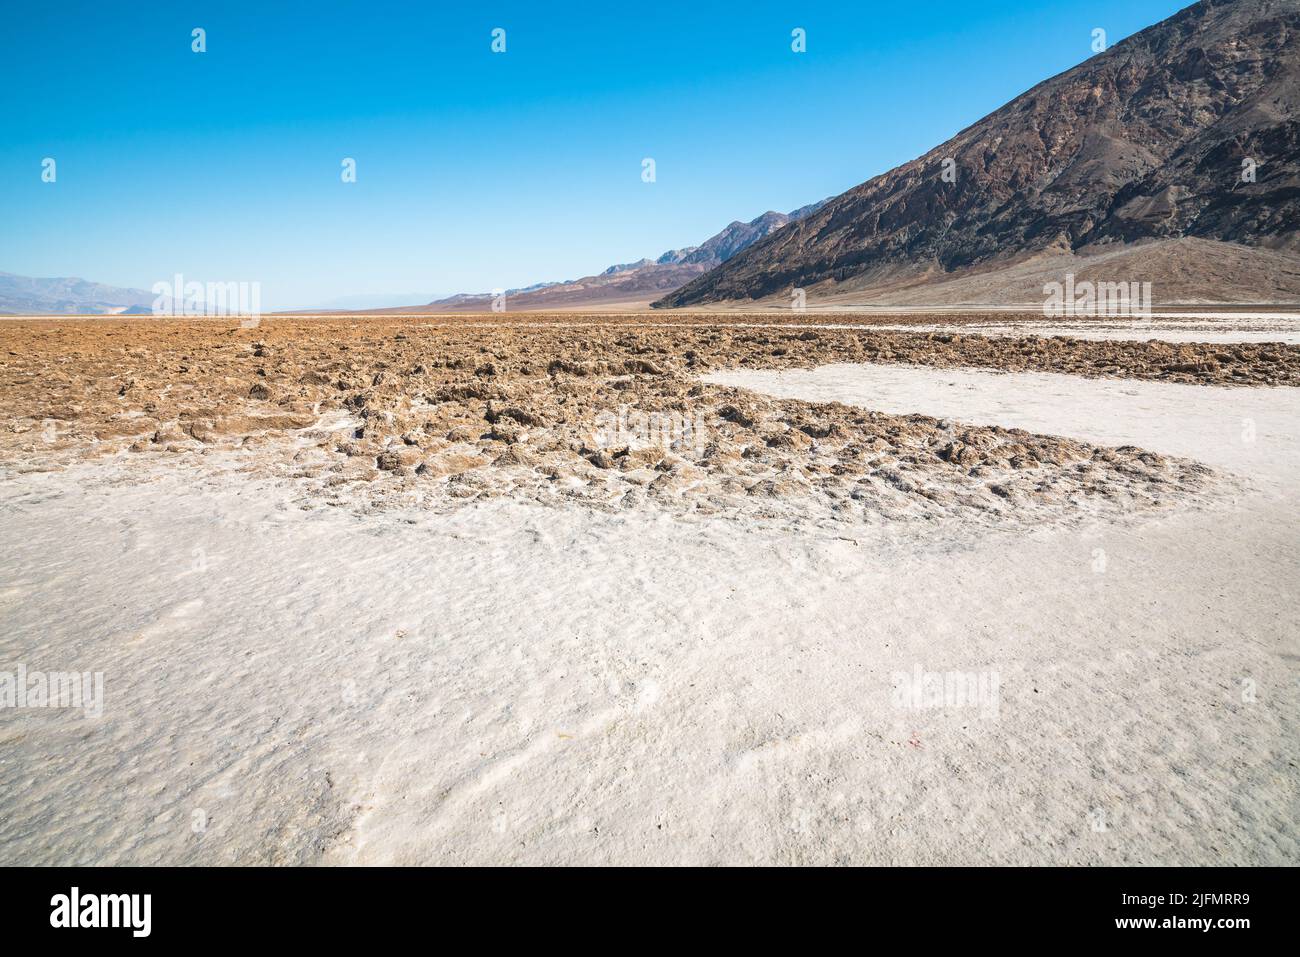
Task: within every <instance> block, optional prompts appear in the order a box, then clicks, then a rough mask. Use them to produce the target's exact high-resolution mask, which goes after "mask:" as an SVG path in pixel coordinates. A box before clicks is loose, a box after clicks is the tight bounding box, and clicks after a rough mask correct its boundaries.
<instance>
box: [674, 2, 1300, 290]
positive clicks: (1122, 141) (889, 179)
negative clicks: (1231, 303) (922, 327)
mask: <svg viewBox="0 0 1300 957" xmlns="http://www.w3.org/2000/svg"><path fill="white" fill-rule="evenodd" d="M1298 66H1300V0H1202V2H1200V3H1197V4H1195V5H1193V6H1191V7H1188V8H1186V9H1184V10H1182V11H1181V12H1179V13H1177V14H1175V15H1174V16H1172V17H1170V18H1169V19H1167V20H1165V21H1163V22H1161V23H1158V24H1156V25H1154V26H1152V27H1149V28H1147V29H1145V30H1143V31H1141V32H1140V33H1137V34H1134V35H1133V36H1131V37H1128V38H1127V39H1125V40H1123V41H1122V42H1120V43H1117V44H1116V45H1115V46H1114V47H1112V48H1111V49H1109V50H1107V51H1105V52H1104V53H1101V54H1099V55H1097V56H1094V57H1092V58H1091V59H1089V60H1087V61H1086V62H1084V63H1082V64H1080V65H1079V66H1077V67H1075V68H1073V69H1071V70H1068V71H1066V72H1065V73H1062V74H1060V75H1059V76H1056V77H1053V78H1052V79H1050V80H1047V81H1045V82H1043V83H1040V84H1039V85H1038V86H1036V87H1034V88H1033V89H1031V90H1029V91H1028V92H1027V93H1025V94H1023V95H1021V96H1018V97H1016V98H1015V99H1014V100H1012V101H1011V102H1010V103H1008V104H1007V105H1005V106H1003V107H1002V108H1001V109H999V110H997V111H995V112H994V113H991V114H990V115H989V116H986V117H985V118H984V119H982V120H980V121H979V122H978V123H976V124H974V125H973V126H971V127H968V128H967V129H965V130H963V131H961V132H960V133H958V134H957V135H956V136H954V137H953V138H952V139H950V140H948V141H947V142H946V143H944V144H943V145H941V146H939V147H936V148H935V149H933V150H931V151H930V152H929V153H926V154H925V155H924V156H922V157H920V158H919V159H916V160H913V161H912V162H910V163H906V164H904V165H902V166H899V167H897V168H895V169H892V170H890V171H889V172H887V173H884V174H883V175H880V176H877V177H875V178H874V179H871V180H868V181H867V182H865V183H863V184H862V185H860V186H857V187H855V188H853V189H851V190H849V191H848V192H846V193H843V194H842V195H840V196H836V197H834V198H833V199H831V200H829V201H828V202H826V203H824V204H822V205H821V207H820V208H819V209H818V210H817V211H815V212H814V213H813V214H811V215H809V216H807V217H805V218H803V219H802V220H801V221H800V222H799V223H798V224H797V225H795V226H792V227H791V228H789V229H784V230H781V231H779V232H777V233H775V234H774V235H769V236H767V237H766V238H765V239H762V240H760V241H758V242H755V243H753V244H752V245H750V246H749V247H748V248H746V249H744V250H743V251H741V252H739V253H737V254H736V255H734V256H733V257H731V258H730V259H728V260H727V261H726V262H724V263H722V264H721V265H719V266H718V267H717V268H715V269H713V270H711V271H710V272H708V273H706V274H704V275H701V276H699V277H696V278H695V279H693V280H692V281H691V282H689V283H687V284H686V285H685V286H683V287H682V288H680V289H678V290H676V291H674V292H672V293H669V294H667V295H665V296H663V297H661V298H660V299H659V300H658V301H657V302H656V303H655V305H656V306H661V307H692V306H700V305H705V304H710V303H715V304H725V303H731V304H733V305H737V306H739V305H743V304H744V303H752V302H753V301H755V300H763V299H768V300H775V301H778V302H779V301H782V300H785V301H789V297H790V296H791V292H792V290H793V289H795V288H801V289H804V290H805V294H806V297H807V302H808V304H809V305H813V304H815V303H821V302H829V303H834V302H836V301H839V302H851V301H856V302H859V303H870V302H881V303H894V304H901V303H908V302H917V303H934V302H958V303H959V302H985V301H991V302H999V301H1002V302H1005V301H1007V300H1008V299H1010V300H1012V301H1015V300H1017V299H1021V298H1023V297H1025V296H1031V297H1037V298H1039V299H1040V300H1041V295H1042V293H1041V287H1039V288H1038V291H1035V287H1034V283H1038V282H1041V281H1042V280H1041V276H1042V274H1043V273H1047V274H1053V273H1055V274H1056V278H1058V279H1059V278H1060V273H1061V272H1063V271H1067V270H1075V271H1079V270H1092V271H1093V272H1096V271H1097V270H1099V269H1100V270H1101V272H1102V274H1103V277H1104V278H1108V279H1111V280H1113V281H1125V280H1142V281H1150V282H1152V283H1153V286H1154V290H1155V291H1154V297H1155V298H1156V299H1157V300H1161V301H1176V300H1179V299H1184V300H1185V299H1189V298H1203V297H1204V296H1208V297H1209V298H1217V299H1221V300H1232V299H1241V298H1247V299H1250V298H1254V299H1255V300H1256V301H1259V300H1260V299H1263V298H1265V297H1272V298H1274V299H1277V298H1281V299H1289V300H1293V301H1294V300H1296V299H1300V268H1297V267H1298V266H1300V230H1298V227H1300V112H1298V111H1300V69H1298ZM945 171H948V176H947V177H945V176H944V173H945ZM1120 252H1125V253H1126V254H1127V255H1124V256H1117V255H1116V254H1117V253H1120ZM1103 256H1104V257H1105V258H1098V257H1103ZM1229 264H1230V267H1231V268H1229ZM1130 272H1131V273H1132V274H1129V273H1130ZM1211 278H1213V280H1214V281H1211ZM1003 280H1005V281H1003ZM1189 283H1190V284H1192V285H1193V286H1195V287H1196V289H1198V290H1199V291H1200V292H1199V293H1189V292H1188V284H1189ZM1202 294H1203V295H1202Z"/></svg>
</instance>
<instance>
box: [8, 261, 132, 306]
mask: <svg viewBox="0 0 1300 957" xmlns="http://www.w3.org/2000/svg"><path fill="white" fill-rule="evenodd" d="M154 298H155V297H154V295H153V294H152V293H149V292H145V291H144V290H143V289H123V288H120V287H118V286H106V285H104V284H103V283H98V282H89V281H87V280H85V279H75V278H57V279H33V278H32V277H30V276H15V275H14V274H13V273H7V272H0V313H3V314H6V315H46V314H56V315H117V314H119V313H127V312H130V313H138V312H149V311H151V309H150V307H151V306H152V305H153V301H154Z"/></svg>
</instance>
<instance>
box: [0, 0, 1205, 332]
mask: <svg viewBox="0 0 1300 957" xmlns="http://www.w3.org/2000/svg"><path fill="white" fill-rule="evenodd" d="M1183 5H1184V4H1183V3H1181V2H1178V0H1173V2H1170V0H1162V2H1155V0H1089V2H1086V3H1085V2H1079V0H1035V2H1025V3H1014V2H1012V3H1002V4H993V3H990V4H984V3H972V2H969V0H964V2H949V0H918V2H912V3H897V2H889V3H883V2H870V0H863V2H854V3H849V2H845V3H839V4H823V3H793V2H784V3H766V2H748V3H735V4H726V5H723V4H716V5H715V4H709V3H701V2H693V3H675V2H667V0H652V2H649V3H609V2H604V3H591V4H578V3H574V4H564V5H560V4H555V5H551V4H544V3H537V2H532V3H518V4H515V3H510V4H495V5H494V4H490V3H474V4H470V3H463V2H461V3H448V4H439V3H431V2H422V3H402V4H399V3H388V2H384V0H365V2H350V0H342V2H335V0H331V2H328V3H324V2H321V3H308V2H302V3H276V2H273V0H267V2H263V3H246V4H241V3H234V2H224V3H186V2H149V0H138V2H108V3H103V2H100V3H66V2H61V3H50V4H44V3H15V4H10V5H8V7H7V8H6V12H5V24H4V30H3V32H2V33H0V62H2V63H3V64H4V73H3V80H2V81H0V116H3V117H4V136H3V138H2V140H0V215H2V217H3V227H2V228H0V271H6V272H14V273H20V274H23V275H37V276H69V275H75V276H82V277H85V278H88V279H93V280H96V281H99V282H106V283H111V284H114V285H122V286H135V287H139V288H144V289H148V288H149V287H150V286H151V285H152V284H153V283H154V282H156V281H158V280H161V279H166V278H169V277H170V276H171V275H172V274H173V273H177V272H181V273H184V274H185V276H186V278H187V279H195V280H199V281H232V280H249V281H251V280H256V281H260V282H261V283H262V301H263V306H264V308H272V309H274V308H291V307H296V306H307V305H317V304H320V303H322V302H326V301H329V300H331V299H333V298H335V297H339V296H345V295H349V294H358V293H366V294H370V293H404V292H408V291H409V292H427V293H440V294H441V293H452V292H460V291H479V290H487V289H490V288H493V287H496V286H501V287H512V286H521V285H526V284H529V283H532V282H537V281H540V280H548V279H566V278H573V277H576V276H580V275H583V274H587V273H591V272H593V271H596V270H599V269H602V268H604V267H605V266H607V265H609V264H611V263H614V262H625V261H628V260H633V259H637V258H640V257H642V256H655V255H658V254H659V253H660V252H662V251H663V250H665V249H669V248H672V247H676V246H684V245H690V244H693V243H697V242H700V241H701V240H703V239H705V238H707V237H708V236H710V235H711V234H713V233H714V232H716V231H717V230H718V229H720V228H721V227H722V226H724V225H726V224H727V223H728V222H730V221H731V220H733V219H750V218H753V217H754V216H757V215H758V214H759V213H762V212H763V211H765V210H768V209H777V210H789V209H792V208H794V207H796V206H800V205H803V204H805V203H809V202H812V201H814V200H818V199H821V198H823V197H826V196H829V195H833V194H835V193H839V192H842V191H843V190H845V189H847V188H849V187H851V186H854V185H856V184H857V183H860V182H862V181H863V180H866V179H869V178H870V177H871V176H874V175H876V174H878V173H881V172H883V171H885V170H887V169H889V168H890V167H893V166H895V165H897V164H899V163H901V162H905V161H907V160H909V159H911V158H913V157H914V156H916V155H918V154H920V153H922V152H924V151H925V150H927V149H929V148H930V147H932V146H935V145H937V144H938V143H940V142H942V141H943V140H945V139H947V138H948V137H949V136H951V135H952V134H953V133H955V132H957V131H958V130H960V129H961V128H963V127H965V126H967V125H969V124H970V123H972V122H974V121H975V120H977V119H979V118H980V117H981V116H983V115H984V114H986V113H988V112H989V111H991V110H993V109H995V108H996V107H998V106H999V105H1001V104H1002V103H1004V102H1006V101H1007V100H1009V99H1011V98H1012V97H1014V96H1016V95H1017V94H1019V93H1021V92H1023V91H1024V90H1026V89H1028V88H1029V87H1031V86H1033V85H1034V84H1035V83H1037V82H1038V81H1040V80H1042V79H1045V78H1047V77H1048V76H1051V75H1053V74H1055V73H1059V72H1060V71H1062V70H1064V69H1067V68H1069V67H1070V66H1073V65H1074V64H1076V63H1079V62H1080V61H1082V60H1084V59H1087V58H1088V57H1089V56H1091V55H1092V51H1091V49H1090V43H1091V39H1092V38H1091V31H1092V29H1093V28H1094V27H1102V28H1104V29H1105V30H1106V31H1107V34H1108V39H1109V40H1110V42H1112V43H1114V42H1115V41H1117V40H1119V39H1121V38H1123V37H1125V36H1127V35H1129V34H1131V33H1133V32H1135V31H1137V30H1140V29H1141V28H1143V27H1145V26H1147V25H1149V24H1152V23H1155V22H1156V21H1158V20H1161V19H1163V18H1164V17H1166V16H1168V15H1170V14H1171V13H1173V12H1174V11H1176V10H1177V9H1179V8H1180V7H1181V6H1183ZM550 6H555V7H557V8H558V7H560V6H563V7H564V8H565V9H563V11H560V10H548V9H546V8H547V7H550ZM194 27H203V28H204V29H205V30H206V31H207V52H206V53H203V54H196V53H193V52H191V49H190V46H191V36H190V31H191V30H192V29H193V28H194ZM494 27H503V28H504V29H505V30H506V31H507V33H506V38H507V52H506V53H505V54H493V53H492V52H491V50H490V43H491V36H490V34H491V31H492V29H493V28H494ZM794 27H803V28H805V29H806V30H807V36H808V51H807V52H806V53H804V54H795V53H792V52H791V50H790V31H791V30H792V29H793V28H794ZM47 156H49V157H54V158H55V159H56V161H57V163H58V168H57V169H58V180H57V182H56V183H54V184H46V183H42V182H41V161H42V159H43V158H44V157H47ZM344 157H353V158H355V160H356V162H357V182H356V183H352V184H344V183H342V182H340V176H339V174H340V171H341V166H340V164H341V162H342V160H343V158H344ZM643 157H653V158H654V159H655V161H656V164H657V182H655V183H653V184H647V183H644V182H642V180H641V160H642V158H643Z"/></svg>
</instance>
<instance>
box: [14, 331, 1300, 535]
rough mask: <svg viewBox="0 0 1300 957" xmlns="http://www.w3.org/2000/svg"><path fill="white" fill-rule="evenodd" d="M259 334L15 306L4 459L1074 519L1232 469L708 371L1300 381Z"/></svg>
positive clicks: (751, 507)
mask: <svg viewBox="0 0 1300 957" xmlns="http://www.w3.org/2000/svg"><path fill="white" fill-rule="evenodd" d="M255 334H256V336H257V342H256V344H255V343H254V342H253V340H252V335H253V332H251V331H248V330H242V329H239V328H234V329H232V328H230V327H229V326H227V325H225V324H223V323H220V322H212V321H158V320H145V321H130V322H124V321H113V322H57V323H56V322H30V323H28V322H10V323H3V324H0V348H3V352H4V359H3V361H2V362H0V413H2V414H3V417H4V423H5V428H4V430H3V431H2V432H0V464H4V465H6V466H7V467H9V468H14V469H21V470H30V469H40V468H56V467H61V466H62V465H65V464H68V463H72V462H76V461H80V460H83V459H85V458H86V457H88V456H95V455H119V454H120V455H124V456H126V457H127V459H128V460H132V461H144V460H147V459H148V457H150V456H157V457H160V458H161V459H162V460H163V461H186V460H187V457H193V456H205V455H211V454H213V453H228V454H229V455H231V456H233V457H234V459H235V461H236V462H237V464H238V467H240V468H242V469H244V470H246V471H249V472H251V473H254V474H260V475H267V476H279V477H283V478H288V479H292V480H294V481H296V482H297V483H298V487H299V488H300V489H301V494H302V497H303V500H304V502H305V503H320V502H329V503H333V504H346V505H364V506H375V505H378V506H401V507H420V508H450V507H456V506H458V505H460V504H462V503H464V502H466V501H472V500H475V499H479V498H482V497H491V496H500V495H512V496H517V497H524V498H528V499H531V500H536V501H540V502H545V503H563V502H568V501H578V502H583V503H586V504H588V505H590V506H592V507H597V508H630V507H643V506H658V507H664V508H667V509H670V510H673V511H675V512H679V513H691V514H703V515H718V514H723V515H752V516H760V517H770V518H777V517H780V518H790V519H794V520H798V521H806V520H811V521H818V522H820V521H842V522H852V523H863V522H867V523H871V522H878V521H889V520H899V519H927V520H928V519H935V518H940V517H944V516H950V517H951V516H963V517H966V518H969V519H975V520H977V521H984V520H987V521H989V522H995V523H997V524H1006V523H1008V522H1012V523H1014V522H1016V521H1019V520H1022V519H1023V520H1025V521H1033V522H1038V521H1044V520H1047V521H1073V520H1078V519H1080V518H1084V517H1093V516H1096V515H1098V514H1104V513H1107V512H1110V513H1114V514H1120V513H1125V512H1129V511H1132V510H1134V509H1143V508H1149V507H1160V506H1164V505H1169V504H1172V503H1175V502H1177V501H1185V500H1188V499H1189V498H1195V497H1196V496H1198V495H1201V494H1202V493H1205V492H1207V491H1208V490H1209V489H1210V488H1211V487H1212V486H1213V484H1214V483H1215V479H1214V477H1213V476H1211V474H1210V473H1209V472H1208V471H1207V470H1206V469H1204V468H1203V467H1201V466H1199V465H1196V464H1195V463H1191V462H1186V461H1182V460H1177V459H1170V458H1165V457H1162V456H1159V455H1155V454H1152V453H1150V452H1145V451H1143V450H1141V449H1136V448H1125V449H1106V448H1098V447H1095V446H1092V445H1089V444H1087V443H1080V442H1074V441H1071V440H1068V439H1063V438H1056V437H1051V436H1043V435H1032V434H1029V433H1026V432H1022V431H1018V430H1007V429H999V428H990V427H979V426H973V425H969V424H963V423H959V422H951V421H940V420H936V419H933V418H929V417H926V416H920V415H911V416H896V415H885V414H883V413H879V412H872V411H870V410H866V409H861V408H857V407H850V406H844V405H840V404H837V403H830V404H815V403H807V402H799V401H793V400H778V399H772V398H768V397H765V396H761V395H757V394H755V393H752V392H748V391H745V390H741V389H733V388H725V387H721V386H714V385H708V384H704V383H701V382H700V381H699V380H698V378H697V376H698V374H699V373H700V372H703V371H704V370H707V369H710V368H724V367H734V366H747V367H754V368H762V367H789V366H812V365H817V364H821V363H824V362H832V361H872V360H875V361H895V362H926V363H928V364H936V365H959V364H968V359H970V358H971V357H975V358H976V359H978V361H980V362H984V363H986V364H990V365H993V366H994V367H1002V368H1055V369H1062V368H1072V369H1075V371H1091V372H1093V373H1098V372H1101V373H1112V374H1113V373H1116V372H1118V371H1123V370H1124V369H1130V370H1132V371H1133V372H1134V373H1135V374H1139V375H1142V376H1143V377H1146V378H1173V379H1177V380H1179V381H1217V380H1218V378H1219V377H1227V378H1228V380H1229V381H1238V380H1237V378H1236V376H1237V374H1238V373H1242V372H1243V370H1249V371H1247V372H1246V373H1245V374H1246V375H1248V376H1255V377H1259V376H1266V375H1268V374H1269V371H1268V370H1272V371H1273V373H1275V378H1277V377H1281V376H1285V377H1287V380H1288V381H1293V382H1294V381H1296V380H1297V379H1300V348H1297V347H1292V346H1282V345H1265V346H1209V345H1192V346H1169V345H1165V344H1162V343H1116V342H1084V341H1077V340H1066V341H1065V342H1064V343H1063V344H1060V343H1049V342H1048V341H1046V340H1030V341H1029V342H1028V343H1026V342H1022V341H1019V340H1013V339H989V338H984V337H980V336H963V335H957V334H947V333H945V334H933V333H897V332H890V333H885V332H872V331H871V330H870V329H869V328H863V329H847V330H838V329H837V330H815V331H814V330H799V329H759V328H727V327H717V326H707V325H695V324H692V323H689V322H683V323H681V324H678V325H675V326H673V327H671V328H663V327H661V326H653V327H645V326H638V324H637V322H636V320H631V319H629V320H626V321H619V320H602V321H599V322H597V321H587V322H585V323H584V322H582V321H574V317H561V318H560V319H543V318H542V317H521V318H520V319H519V320H512V321H486V320H474V319H468V320H454V321H453V320H442V321H439V322H438V323H436V324H435V323H412V322H410V321H400V320H338V321H333V320H330V321H325V320H285V319H274V320H264V321H263V322H262V325H261V328H260V329H257V330H255ZM1213 353H1222V354H1223V355H1224V356H1226V359H1225V360H1218V359H1214V358H1213ZM1247 354H1250V355H1249V356H1248V355H1247ZM1265 354H1267V355H1269V356H1272V357H1273V358H1272V360H1269V361H1265V359H1264V358H1263V356H1264V355H1265ZM1250 356H1253V358H1250ZM998 363H1001V365H1000V366H999V365H998ZM1175 366H1177V369H1176V370H1175V369H1174V367H1175ZM1261 370H1263V371H1261ZM250 381H255V382H256V383H258V384H262V385H264V387H265V394H263V393H262V390H257V394H256V395H254V394H252V392H253V390H251V389H250V387H249V384H248V383H249V382H250ZM128 382H129V383H130V388H129V389H126V390H123V389H122V386H123V385H124V384H126V383H128ZM211 461H215V460H211Z"/></svg>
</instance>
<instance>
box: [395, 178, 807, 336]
mask: <svg viewBox="0 0 1300 957" xmlns="http://www.w3.org/2000/svg"><path fill="white" fill-rule="evenodd" d="M823 202H824V201H823ZM821 207H822V203H812V204H811V205H808V206H802V207H800V208H799V209H796V210H794V211H792V212H789V213H776V212H770V211H769V212H766V213H764V214H763V215H762V216H759V217H758V218H756V219H752V220H750V221H749V222H747V223H742V222H739V221H736V222H733V223H731V224H730V225H729V226H727V227H726V228H725V229H723V230H722V232H720V233H718V234H717V235H716V236H711V237H710V238H709V239H706V240H705V241H704V242H703V243H701V244H700V245H698V246H687V247H685V248H683V249H670V250H668V251H667V252H666V253H664V254H663V255H662V256H660V257H659V258H658V259H639V260H637V261H636V262H630V263H619V264H618V265H614V266H610V267H609V268H608V269H606V270H605V271H604V272H602V273H600V274H599V275H595V276H584V277H582V278H581V279H571V280H568V281H567V282H544V283H538V284H537V285H534V286H527V287H524V288H522V289H507V290H506V293H505V298H506V301H505V306H506V308H507V309H508V310H509V311H510V312H521V311H526V310H533V309H596V308H605V309H608V308H616V307H618V306H627V307H629V308H630V307H633V306H642V307H644V306H645V304H646V303H648V302H649V301H650V300H651V299H654V298H656V297H658V296H662V295H663V294H664V293H666V292H671V291H672V290H674V289H677V288H678V287H680V286H683V285H685V284H686V283H688V282H690V281H691V280H692V279H694V278H695V277H697V276H700V275H703V274H704V273H706V272H708V271H709V270H710V269H713V268H714V267H715V266H719V265H721V264H722V263H724V262H726V261H727V260H729V259H731V257H732V256H735V255H736V254H737V253H739V252H741V251H743V250H745V249H748V248H749V247H750V246H752V245H753V244H754V243H756V242H758V241H759V240H761V239H764V238H766V237H767V236H770V235H772V234H773V233H774V232H776V231H777V230H779V229H781V228H782V227H784V226H786V225H788V224H789V223H793V222H797V221H799V220H801V219H803V218H804V217H805V216H808V215H810V214H812V213H814V212H816V211H817V210H818V209H820V208H821ZM491 308H492V296H491V294H489V293H462V294H461V295H457V296H450V297H448V298H446V299H438V300H435V301H433V302H430V303H427V304H424V305H419V306H405V307H398V308H392V309H375V310H370V311H372V312H382V313H388V314H400V313H404V312H487V311H489V310H490V309H491Z"/></svg>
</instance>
